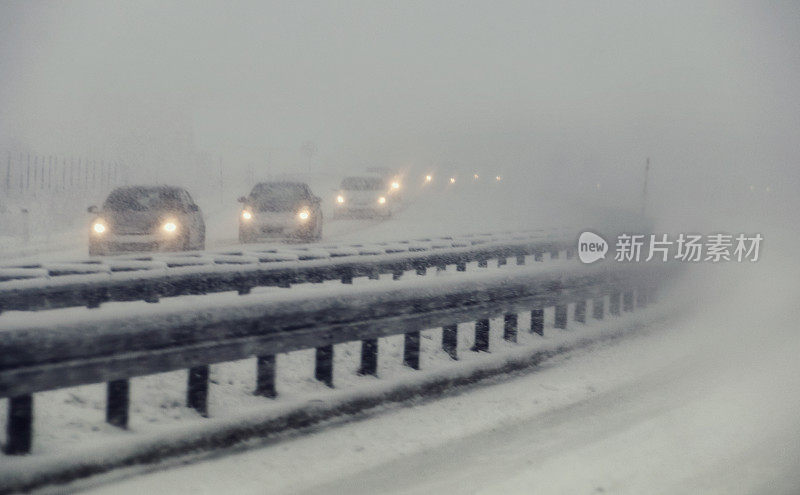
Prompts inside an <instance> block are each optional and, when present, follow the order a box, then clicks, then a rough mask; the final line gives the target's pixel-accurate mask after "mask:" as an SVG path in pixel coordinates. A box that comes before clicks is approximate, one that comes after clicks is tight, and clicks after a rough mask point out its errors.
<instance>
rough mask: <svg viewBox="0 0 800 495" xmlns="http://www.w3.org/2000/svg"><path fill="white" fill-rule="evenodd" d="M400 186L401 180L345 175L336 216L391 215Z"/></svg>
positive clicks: (336, 206)
mask: <svg viewBox="0 0 800 495" xmlns="http://www.w3.org/2000/svg"><path fill="white" fill-rule="evenodd" d="M399 188H400V184H399V182H397V181H387V180H386V179H384V178H382V177H369V176H365V177H345V178H344V179H342V182H341V184H340V186H339V192H338V194H337V196H336V203H335V204H334V217H337V218H338V217H346V216H348V217H353V216H367V217H383V218H388V217H391V216H392V208H393V206H394V203H395V202H396V201H397V200H398V197H397V194H396V191H397V190H398V189H399Z"/></svg>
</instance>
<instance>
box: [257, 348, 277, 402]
mask: <svg viewBox="0 0 800 495" xmlns="http://www.w3.org/2000/svg"><path fill="white" fill-rule="evenodd" d="M253 393H254V394H255V395H261V396H263V397H270V398H273V397H277V396H278V391H277V390H276V389H275V355H267V356H258V357H257V358H256V389H255V391H254V392H253Z"/></svg>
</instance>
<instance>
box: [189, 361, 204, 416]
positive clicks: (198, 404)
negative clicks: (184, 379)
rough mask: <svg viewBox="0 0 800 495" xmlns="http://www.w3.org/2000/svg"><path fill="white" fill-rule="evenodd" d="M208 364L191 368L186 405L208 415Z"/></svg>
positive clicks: (202, 414) (201, 414)
mask: <svg viewBox="0 0 800 495" xmlns="http://www.w3.org/2000/svg"><path fill="white" fill-rule="evenodd" d="M208 371H209V368H208V365H205V366H196V367H194V368H189V380H188V386H187V389H186V406H187V407H191V408H192V409H194V410H195V411H197V412H198V413H199V414H200V416H203V417H208Z"/></svg>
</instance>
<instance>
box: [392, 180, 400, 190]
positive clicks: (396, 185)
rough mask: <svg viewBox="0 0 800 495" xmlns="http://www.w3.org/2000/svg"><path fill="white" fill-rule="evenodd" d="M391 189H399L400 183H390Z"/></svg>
mask: <svg viewBox="0 0 800 495" xmlns="http://www.w3.org/2000/svg"><path fill="white" fill-rule="evenodd" d="M392 189H400V183H399V182H397V181H394V182H392Z"/></svg>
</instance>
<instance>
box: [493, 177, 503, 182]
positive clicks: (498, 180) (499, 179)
mask: <svg viewBox="0 0 800 495" xmlns="http://www.w3.org/2000/svg"><path fill="white" fill-rule="evenodd" d="M494 180H496V181H497V182H500V181H501V180H503V178H502V177H501V176H499V175H498V176H497V177H495V178H494Z"/></svg>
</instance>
